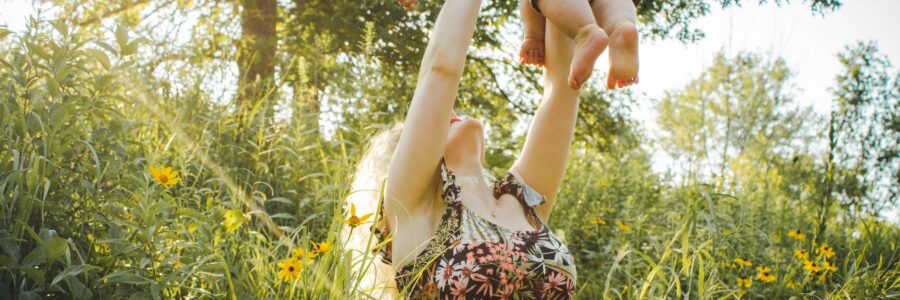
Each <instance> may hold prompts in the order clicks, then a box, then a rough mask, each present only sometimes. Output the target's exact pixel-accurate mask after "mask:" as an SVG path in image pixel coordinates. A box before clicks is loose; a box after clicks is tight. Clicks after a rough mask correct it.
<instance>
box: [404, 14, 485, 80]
mask: <svg viewBox="0 0 900 300" xmlns="http://www.w3.org/2000/svg"><path fill="white" fill-rule="evenodd" d="M480 7H481V0H446V2H445V3H444V6H443V8H441V12H440V13H439V14H438V17H437V20H435V22H434V29H433V30H432V31H431V36H430V37H429V41H428V47H427V48H425V55H424V57H423V58H422V65H421V69H420V71H419V75H420V77H421V75H422V74H425V73H426V72H434V73H437V74H441V75H447V76H450V77H455V78H456V79H457V80H458V79H459V78H460V77H462V72H463V69H465V63H466V53H467V52H468V50H469V45H470V44H471V41H472V35H473V34H474V33H475V24H476V20H477V18H478V11H479V9H480Z"/></svg>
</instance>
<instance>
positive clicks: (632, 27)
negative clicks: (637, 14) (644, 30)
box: [610, 20, 637, 36]
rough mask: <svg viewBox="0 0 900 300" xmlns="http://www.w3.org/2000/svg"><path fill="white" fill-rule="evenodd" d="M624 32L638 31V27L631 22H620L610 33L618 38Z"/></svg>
mask: <svg viewBox="0 0 900 300" xmlns="http://www.w3.org/2000/svg"><path fill="white" fill-rule="evenodd" d="M623 30H635V31H636V30H637V25H635V24H634V22H632V21H630V20H624V21H619V22H618V23H616V24H615V25H613V28H612V31H611V32H610V34H611V35H613V36H618V35H619V34H620V33H622V32H623Z"/></svg>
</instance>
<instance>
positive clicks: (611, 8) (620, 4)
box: [593, 0, 639, 89]
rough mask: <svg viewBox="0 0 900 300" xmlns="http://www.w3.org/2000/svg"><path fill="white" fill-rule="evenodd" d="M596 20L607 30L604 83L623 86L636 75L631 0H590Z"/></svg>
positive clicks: (633, 14)
mask: <svg viewBox="0 0 900 300" xmlns="http://www.w3.org/2000/svg"><path fill="white" fill-rule="evenodd" d="M593 10H594V15H595V16H597V23H598V24H600V27H603V30H605V31H606V32H607V33H609V74H608V77H607V79H606V87H607V88H609V89H613V88H615V87H626V86H629V85H632V84H635V83H637V82H638V81H639V79H638V32H637V27H635V24H637V14H636V10H635V8H634V3H632V2H631V0H594V5H593Z"/></svg>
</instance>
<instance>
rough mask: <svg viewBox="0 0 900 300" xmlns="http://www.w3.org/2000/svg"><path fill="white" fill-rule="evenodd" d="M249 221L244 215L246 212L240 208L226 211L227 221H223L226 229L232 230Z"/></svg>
mask: <svg viewBox="0 0 900 300" xmlns="http://www.w3.org/2000/svg"><path fill="white" fill-rule="evenodd" d="M245 221H247V218H246V217H244V213H243V212H241V210H239V209H232V210H229V211H226V212H225V221H224V222H223V223H224V225H225V231H227V232H232V231H234V230H235V229H238V227H241V224H244V222H245Z"/></svg>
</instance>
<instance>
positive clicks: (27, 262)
mask: <svg viewBox="0 0 900 300" xmlns="http://www.w3.org/2000/svg"><path fill="white" fill-rule="evenodd" d="M42 250H43V249H42V248H35V249H34V250H32V251H31V253H28V255H25V258H24V259H22V267H23V268H31V267H34V266H37V265H39V264H42V263H44V262H45V261H47V255H46V254H44V251H42Z"/></svg>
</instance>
